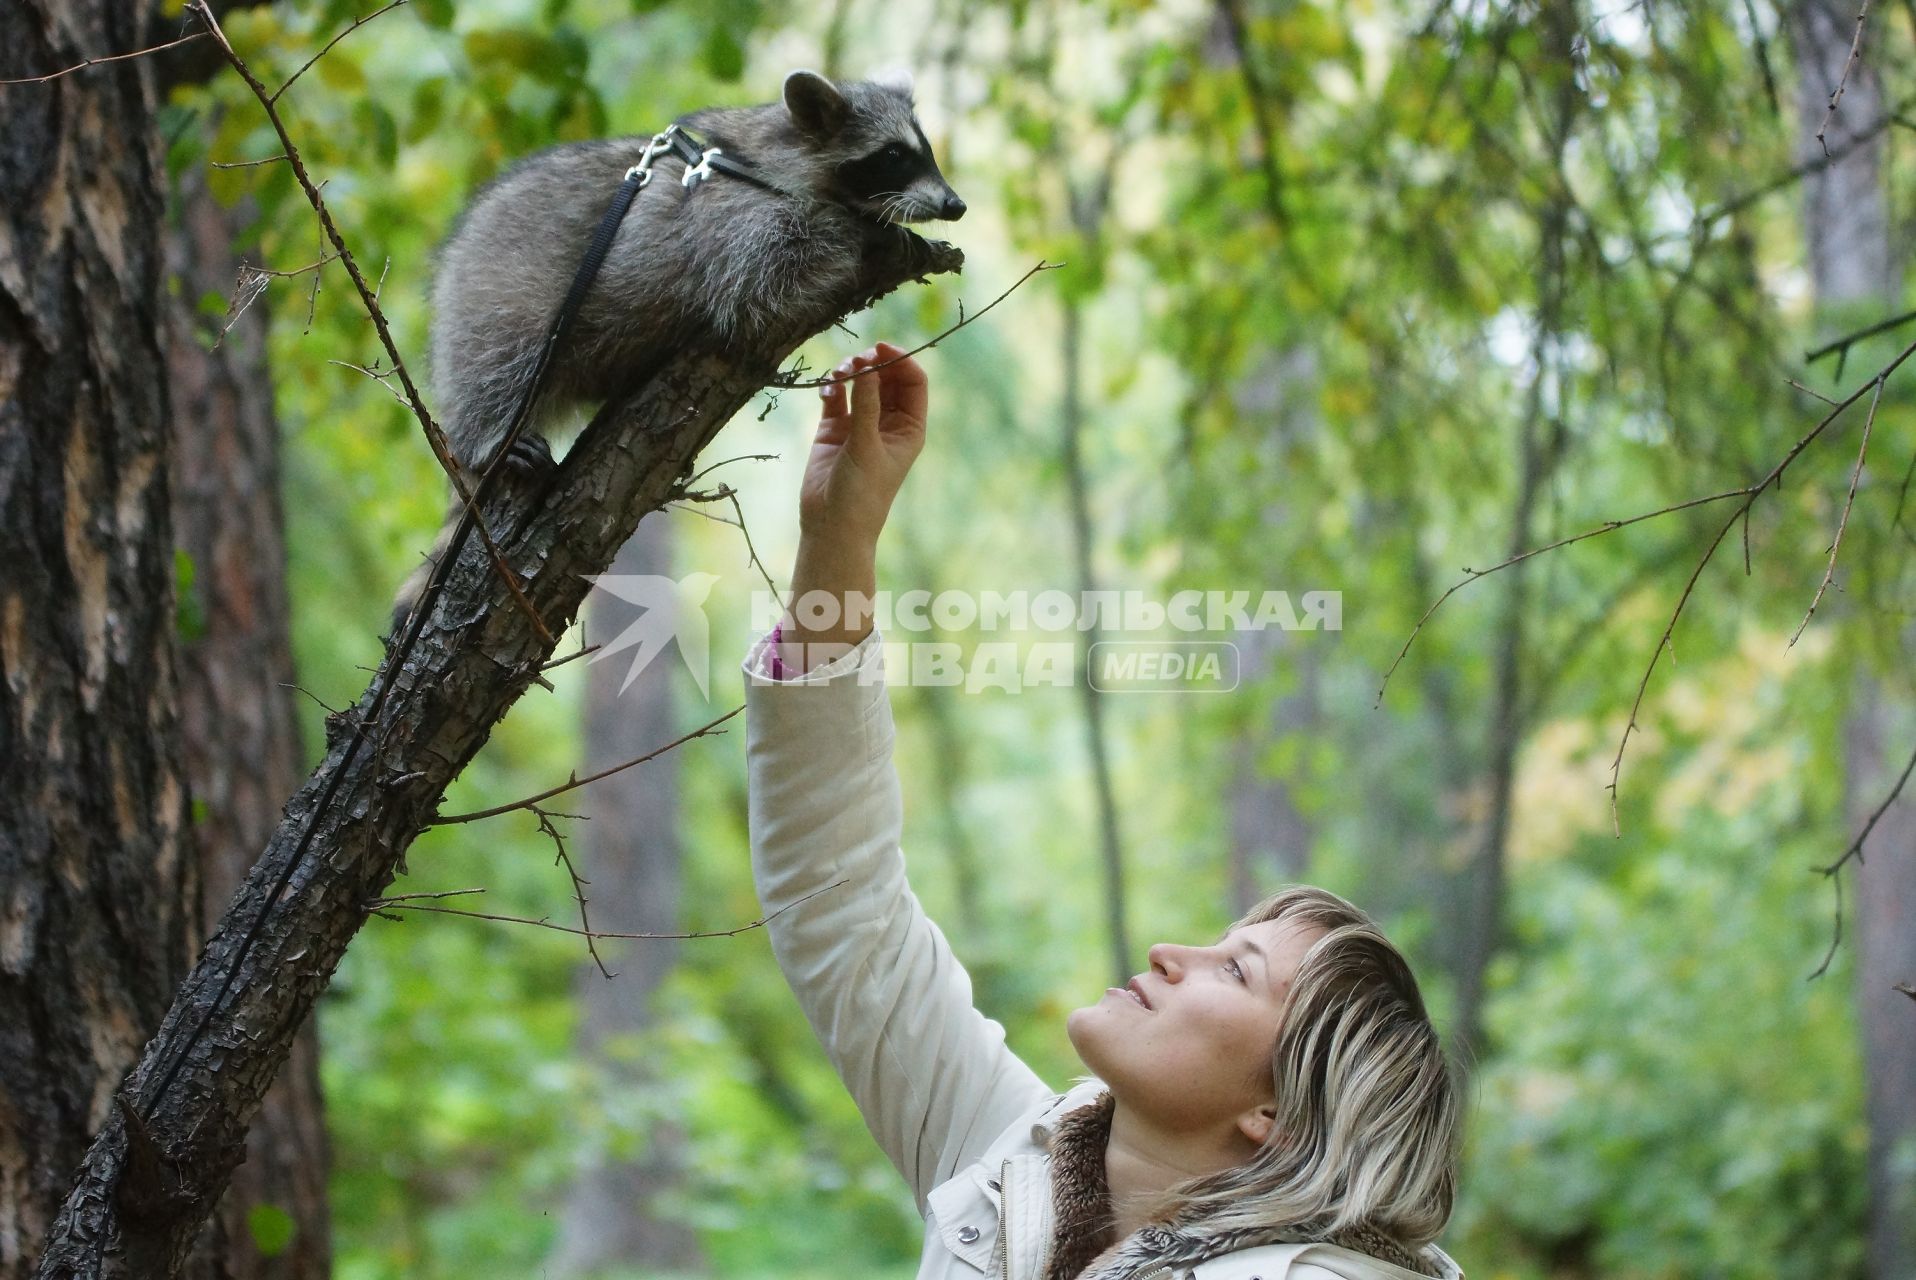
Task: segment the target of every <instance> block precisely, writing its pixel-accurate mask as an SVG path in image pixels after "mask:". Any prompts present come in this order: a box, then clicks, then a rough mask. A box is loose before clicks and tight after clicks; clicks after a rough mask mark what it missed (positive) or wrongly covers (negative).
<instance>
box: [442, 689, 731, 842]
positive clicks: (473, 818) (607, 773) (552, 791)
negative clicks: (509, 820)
mask: <svg viewBox="0 0 1916 1280" xmlns="http://www.w3.org/2000/svg"><path fill="white" fill-rule="evenodd" d="M743 710H745V708H744V707H742V706H738V707H733V708H732V709H731V710H730V711H727V712H726V713H725V714H724V715H722V716H720V717H719V718H718V719H716V720H713V721H711V722H709V723H707V724H704V725H701V726H699V727H698V728H696V729H694V730H692V732H690V733H688V734H686V735H685V736H684V737H682V738H674V739H673V740H672V741H670V742H668V743H666V744H665V745H664V746H662V747H659V748H657V749H656V750H653V751H648V752H646V753H645V754H644V755H642V756H640V757H638V758H637V759H635V760H627V761H626V762H625V763H624V764H615V765H613V766H612V767H611V768H610V769H601V770H600V771H599V772H598V773H595V774H592V775H590V776H589V777H584V778H581V777H580V776H579V775H578V774H576V773H575V774H573V775H572V776H571V777H570V778H569V779H567V780H566V781H565V782H563V783H561V784H560V785H558V786H556V787H551V788H549V789H547V790H545V791H541V792H540V793H539V794H538V795H536V796H527V797H526V798H525V799H523V800H514V801H513V802H512V803H511V804H502V805H497V806H495V807H493V808H491V809H479V810H475V811H474V812H472V813H455V814H453V815H451V816H450V817H445V818H434V819H433V820H432V821H431V822H429V823H427V824H426V825H427V826H429V827H450V826H453V825H454V824H456V823H461V822H477V821H479V820H480V819H481V818H496V817H498V816H499V815H500V814H502V813H511V812H512V811H513V810H515V809H530V808H532V807H533V806H535V805H538V804H540V803H541V802H543V801H546V800H550V799H552V797H554V796H560V795H564V794H565V793H566V792H568V791H575V790H577V789H578V788H580V787H583V786H585V785H586V784H587V783H592V782H597V781H599V780H600V779H601V778H609V777H611V776H612V775H613V774H615V773H620V772H623V771H624V770H626V769H630V768H631V767H632V766H634V765H639V764H644V763H645V762H646V761H647V760H650V759H653V758H654V757H656V756H661V755H664V754H665V753H666V752H668V751H670V750H671V749H672V748H673V747H676V746H678V745H680V744H681V743H686V742H690V741H691V740H692V739H694V738H702V737H704V736H705V735H706V734H708V733H713V732H715V731H717V730H718V727H719V726H720V725H722V724H724V723H725V722H726V721H727V720H730V719H731V718H732V717H733V716H735V715H737V714H738V713H739V712H741V711H743Z"/></svg>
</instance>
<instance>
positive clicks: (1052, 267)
mask: <svg viewBox="0 0 1916 1280" xmlns="http://www.w3.org/2000/svg"><path fill="white" fill-rule="evenodd" d="M1070 265H1071V264H1070V263H1068V262H1046V261H1044V260H1043V259H1040V260H1039V262H1038V265H1037V266H1035V267H1033V268H1031V270H1029V271H1027V272H1025V273H1024V274H1023V275H1021V276H1019V277H1018V278H1017V280H1015V281H1013V282H1012V285H1011V288H1009V289H1006V290H1005V291H1004V292H1003V293H1001V294H999V295H998V296H997V297H995V298H993V299H992V300H991V301H990V302H988V303H986V304H985V305H984V306H983V307H982V308H980V309H979V310H977V311H974V312H973V313H972V314H970V315H968V316H965V317H964V318H963V319H961V320H959V321H958V323H957V324H954V325H952V326H951V327H950V328H949V329H946V330H944V331H943V332H942V333H938V334H935V335H933V336H932V338H931V339H930V340H928V341H926V342H921V343H919V344H918V345H917V346H915V347H913V348H912V349H911V350H910V351H905V352H901V353H900V354H898V355H895V356H893V357H892V358H891V359H889V360H881V361H879V362H878V363H877V364H868V365H866V366H864V367H863V368H861V369H859V370H858V372H857V373H849V374H846V375H845V376H844V377H842V378H812V379H810V380H808V381H803V382H801V381H799V380H798V379H797V378H796V377H795V376H794V377H792V378H790V379H784V380H779V381H774V382H770V383H767V384H766V385H767V386H772V387H777V388H779V389H780V390H784V389H786V388H789V387H825V386H830V385H832V384H833V383H837V382H850V381H851V380H852V379H853V378H856V377H857V376H858V374H860V373H870V372H871V371H872V370H874V369H882V368H884V367H885V366H886V365H888V364H897V363H898V362H899V361H900V360H906V359H909V358H911V357H912V356H915V355H917V354H918V353H919V352H920V351H925V350H929V349H930V348H932V347H935V346H937V345H938V344H939V343H940V342H942V341H944V340H945V339H946V338H949V337H950V336H951V335H952V334H954V333H956V332H958V331H959V330H960V329H962V328H964V327H965V326H966V325H968V324H970V323H971V322H972V321H974V320H976V319H977V318H978V317H979V316H982V315H983V314H984V313H985V312H987V311H989V310H991V309H992V308H993V307H995V306H997V305H998V304H999V303H1001V302H1003V301H1004V300H1005V299H1006V298H1009V297H1010V296H1011V295H1012V294H1013V293H1015V292H1017V290H1018V287H1019V286H1020V285H1022V284H1024V282H1025V281H1027V280H1029V279H1031V277H1033V276H1035V275H1037V274H1038V273H1039V272H1040V271H1056V270H1057V269H1058V268H1060V267H1068V266H1070ZM962 311H963V308H962V307H961V308H960V312H961V314H962ZM699 474H700V475H703V474H705V473H704V472H700V473H699ZM694 478H696V477H694Z"/></svg>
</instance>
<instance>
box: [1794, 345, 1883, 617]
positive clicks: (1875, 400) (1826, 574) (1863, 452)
mask: <svg viewBox="0 0 1916 1280" xmlns="http://www.w3.org/2000/svg"><path fill="white" fill-rule="evenodd" d="M1882 401H1883V380H1882V379H1881V378H1878V379H1877V380H1876V394H1875V395H1874V396H1872V397H1871V398H1870V402H1869V414H1868V416H1867V417H1865V418H1864V419H1863V442H1862V444H1860V445H1858V446H1857V449H1856V466H1855V468H1854V469H1853V470H1852V471H1851V472H1850V473H1849V493H1848V495H1847V496H1845V497H1844V499H1843V514H1842V515H1841V516H1839V517H1838V518H1837V521H1836V537H1835V539H1834V540H1832V541H1831V542H1830V562H1829V564H1828V565H1827V566H1825V567H1824V569H1823V580H1822V581H1821V582H1820V583H1818V584H1817V586H1816V595H1815V597H1814V598H1813V599H1812V600H1811V601H1810V609H1809V612H1808V613H1806V614H1804V615H1803V621H1801V622H1799V623H1797V624H1796V634H1795V635H1793V636H1791V637H1790V642H1789V644H1788V645H1787V646H1786V647H1787V648H1791V649H1794V648H1795V647H1796V642H1797V641H1798V640H1800V639H1801V638H1802V636H1803V629H1804V628H1805V627H1807V626H1809V625H1810V619H1811V618H1812V617H1814V616H1815V615H1816V606H1817V605H1819V604H1821V603H1822V602H1823V593H1824V592H1825V591H1827V590H1829V585H1830V579H1831V578H1833V577H1835V576H1836V555H1837V552H1839V551H1840V550H1841V549H1842V546H1843V530H1845V529H1847V528H1848V527H1849V512H1850V508H1851V507H1853V506H1855V505H1856V482H1857V481H1858V480H1859V479H1861V478H1862V475H1863V460H1864V459H1865V458H1867V457H1868V456H1869V432H1870V428H1871V427H1872V426H1874V425H1875V423H1876V406H1877V405H1879V404H1881V403H1882Z"/></svg>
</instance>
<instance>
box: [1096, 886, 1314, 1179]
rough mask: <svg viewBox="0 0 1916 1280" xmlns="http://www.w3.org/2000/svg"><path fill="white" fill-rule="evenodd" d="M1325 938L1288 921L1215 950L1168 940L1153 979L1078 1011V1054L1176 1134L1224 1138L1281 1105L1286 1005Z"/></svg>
mask: <svg viewBox="0 0 1916 1280" xmlns="http://www.w3.org/2000/svg"><path fill="white" fill-rule="evenodd" d="M1321 933H1322V930H1321V929H1317V928H1314V927H1312V926H1309V925H1303V924H1300V923H1299V922H1297V921H1294V920H1285V921H1273V922H1267V923H1264V924H1252V925H1245V926H1244V927H1243V928H1241V929H1234V930H1232V931H1231V932H1230V933H1229V934H1228V935H1226V936H1225V938H1224V939H1223V940H1222V941H1221V942H1218V943H1217V944H1216V945H1214V946H1208V947H1180V946H1176V945H1173V944H1171V943H1164V942H1161V943H1159V944H1157V945H1156V946H1154V947H1152V948H1151V951H1150V960H1151V968H1150V971H1149V972H1147V973H1142V974H1139V975H1138V976H1137V977H1135V978H1133V979H1131V981H1130V983H1129V984H1128V985H1127V986H1126V987H1125V988H1117V987H1114V988H1112V989H1111V990H1109V991H1106V992H1105V993H1104V998H1103V999H1102V1000H1100V1001H1098V1002H1097V1003H1096V1004H1094V1005H1091V1006H1089V1007H1087V1008H1083V1009H1078V1010H1075V1011H1073V1012H1072V1014H1071V1016H1070V1018H1069V1019H1068V1020H1067V1021H1066V1024H1065V1026H1066V1030H1067V1031H1068V1032H1069V1034H1070V1036H1071V1044H1072V1047H1073V1048H1075V1049H1076V1050H1077V1051H1078V1056H1079V1057H1080V1058H1081V1059H1083V1060H1084V1064H1085V1066H1087V1067H1089V1068H1090V1069H1091V1071H1092V1072H1093V1074H1095V1075H1097V1076H1098V1078H1099V1079H1101V1080H1103V1081H1104V1082H1105V1084H1107V1085H1109V1086H1110V1088H1111V1092H1112V1094H1113V1096H1114V1097H1116V1098H1117V1099H1118V1101H1119V1102H1120V1103H1121V1104H1122V1105H1124V1106H1126V1107H1128V1108H1131V1109H1132V1110H1133V1111H1134V1112H1135V1113H1136V1114H1137V1115H1138V1116H1139V1117H1140V1118H1142V1119H1145V1120H1148V1121H1149V1122H1150V1123H1152V1124H1153V1125H1155V1126H1157V1127H1159V1128H1161V1129H1162V1130H1164V1131H1166V1132H1172V1133H1190V1134H1198V1133H1202V1132H1205V1131H1207V1130H1212V1131H1215V1130H1217V1129H1219V1127H1220V1126H1223V1125H1226V1124H1228V1123H1230V1122H1232V1121H1235V1120H1236V1119H1238V1118H1239V1117H1241V1116H1243V1115H1244V1114H1245V1113H1247V1112H1251V1111H1255V1110H1256V1109H1257V1108H1258V1107H1260V1106H1267V1105H1268V1104H1270V1103H1271V1102H1272V1101H1273V1098H1272V1093H1271V1050H1272V1048H1273V1047H1274V1046H1275V1045H1276V1043H1277V1031H1278V1026H1279V1024H1280V1023H1281V1022H1282V1020H1283V1014H1284V1004H1285V1001H1286V999H1287V998H1288V997H1289V994H1290V988H1291V981H1292V979H1293V978H1295V977H1296V975H1297V966H1298V963H1299V961H1301V960H1302V959H1303V957H1304V953H1305V952H1306V951H1308V950H1309V949H1310V946H1311V943H1312V942H1314V941H1316V940H1317V938H1318V937H1319V936H1320V935H1321ZM1247 1136H1251V1137H1252V1138H1253V1141H1261V1140H1262V1139H1261V1137H1259V1136H1257V1135H1255V1134H1252V1135H1247Z"/></svg>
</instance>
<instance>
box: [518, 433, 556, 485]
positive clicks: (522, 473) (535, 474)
mask: <svg viewBox="0 0 1916 1280" xmlns="http://www.w3.org/2000/svg"><path fill="white" fill-rule="evenodd" d="M558 469H559V464H558V463H557V462H554V461H553V460H552V446H551V445H549V444H547V443H546V442H545V437H544V436H520V437H519V438H518V439H517V440H514V441H513V442H512V447H511V448H510V449H507V450H506V473H507V476H508V478H509V479H512V480H518V481H526V480H538V479H541V478H543V477H545V476H548V475H551V474H552V473H553V472H554V471H556V470H558Z"/></svg>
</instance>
